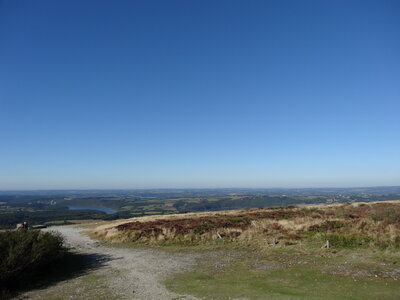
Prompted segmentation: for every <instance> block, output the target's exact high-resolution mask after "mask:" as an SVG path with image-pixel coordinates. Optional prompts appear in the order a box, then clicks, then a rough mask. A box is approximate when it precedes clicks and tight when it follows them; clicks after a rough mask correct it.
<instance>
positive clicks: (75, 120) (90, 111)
mask: <svg viewBox="0 0 400 300" xmlns="http://www.w3.org/2000/svg"><path fill="white" fill-rule="evenodd" d="M0 142H1V144H0V189H57V188H148V187H171V188H173V187H321V186H371V185H400V1H396V0H394V1H386V0H383V1H381V0H379V1H378V0H377V1H364V0H362V1H361V0H360V1H349V0H344V1H317V0H313V1H281V0H280V1H232V0H229V1H215V0H212V1H144V0H143V1H99V0H96V1H81V0H80V1H71V0H58V1H53V0H48V1H41V0H36V1H11V0H0Z"/></svg>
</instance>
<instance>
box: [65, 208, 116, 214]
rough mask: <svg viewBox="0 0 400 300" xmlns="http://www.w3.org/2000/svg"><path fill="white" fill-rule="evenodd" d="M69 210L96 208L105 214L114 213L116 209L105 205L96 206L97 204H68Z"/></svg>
mask: <svg viewBox="0 0 400 300" xmlns="http://www.w3.org/2000/svg"><path fill="white" fill-rule="evenodd" d="M68 209H69V210H86V209H88V210H98V211H102V212H105V213H106V214H107V215H111V214H115V213H116V212H117V211H116V210H114V209H111V208H107V207H98V206H68Z"/></svg>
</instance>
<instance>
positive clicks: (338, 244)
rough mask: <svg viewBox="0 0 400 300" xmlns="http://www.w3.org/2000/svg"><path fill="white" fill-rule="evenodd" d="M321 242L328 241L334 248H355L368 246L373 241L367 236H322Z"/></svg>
mask: <svg viewBox="0 0 400 300" xmlns="http://www.w3.org/2000/svg"><path fill="white" fill-rule="evenodd" d="M323 240H324V241H325V240H328V241H329V242H330V244H331V245H332V247H335V248H356V247H365V246H368V245H369V244H370V243H371V242H372V240H373V239H372V238H371V237H368V236H356V235H344V234H324V235H323Z"/></svg>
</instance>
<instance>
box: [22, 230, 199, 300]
mask: <svg viewBox="0 0 400 300" xmlns="http://www.w3.org/2000/svg"><path fill="white" fill-rule="evenodd" d="M47 230H54V231H59V232H60V233H61V234H62V235H63V236H64V237H65V239H66V244H67V246H69V247H71V248H73V249H74V250H75V251H77V252H78V253H82V254H88V256H99V257H107V260H106V262H105V263H104V264H102V266H101V267H100V268H98V269H96V270H94V271H92V272H93V274H95V275H99V276H100V277H102V278H105V279H106V280H105V285H106V286H107V288H108V289H109V291H110V292H111V294H113V295H115V296H116V297H117V298H118V299H146V300H152V299H154V300H156V299H157V300H160V299H176V298H178V299H196V298H195V297H192V296H186V295H177V294H175V293H172V292H170V291H168V290H167V289H166V288H165V286H164V285H163V284H161V282H162V281H163V280H164V279H166V278H167V277H168V276H171V275H173V274H176V273H178V272H182V271H185V270H188V269H189V268H191V267H193V266H194V265H195V264H196V259H197V258H198V257H197V255H196V254H186V253H185V254H175V253H168V252H163V251H158V250H153V249H132V248H116V247H112V246H107V245H104V244H101V243H99V242H97V241H94V240H92V239H90V238H89V237H88V236H86V235H84V234H82V233H81V231H82V228H79V227H74V226H60V227H53V228H48V229H47ZM88 297H89V298H90V295H82V298H81V299H89V298H88ZM27 298H28V299H34V297H32V298H31V297H29V296H28V297H27ZM24 299H26V298H24ZM74 299H76V298H75V297H74Z"/></svg>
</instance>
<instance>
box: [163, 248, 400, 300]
mask: <svg viewBox="0 0 400 300" xmlns="http://www.w3.org/2000/svg"><path fill="white" fill-rule="evenodd" d="M224 255H226V253H221V255H220V256H218V258H217V259H215V258H214V260H213V259H211V260H210V259H209V260H208V262H206V263H205V262H202V263H200V264H199V265H198V266H197V268H196V271H194V272H189V273H185V274H180V275H177V276H175V277H173V278H170V279H169V280H168V281H166V285H167V287H168V288H170V289H171V290H173V291H174V292H177V293H182V294H192V295H195V296H198V297H201V298H204V299H234V298H247V299H322V298H324V299H398V295H400V282H399V280H398V279H397V280H396V279H394V278H391V277H390V276H388V274H392V271H393V268H392V267H391V266H389V267H387V266H386V267H384V266H382V262H383V261H386V262H387V261H390V264H393V262H396V264H399V263H400V256H398V255H393V254H384V255H382V254H381V255H380V256H379V257H376V256H375V255H374V254H373V253H370V252H363V251H360V252H357V251H351V252H346V250H344V251H340V252H338V253H335V254H332V253H330V255H329V256H327V257H324V256H320V255H319V256H317V255H316V254H312V255H304V254H303V255H301V254H300V253H292V252H291V251H289V252H285V251H284V250H282V249H280V250H274V251H273V252H271V253H268V254H266V253H264V254H254V253H251V252H244V253H243V254H241V256H240V257H236V258H235V259H233V260H232V261H230V262H228V263H227V264H224V263H222V266H221V259H222V261H223V257H224ZM365 260H367V262H365ZM379 266H380V267H379ZM377 267H378V268H377ZM336 273H339V274H336ZM375 275H376V276H377V277H375Z"/></svg>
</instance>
